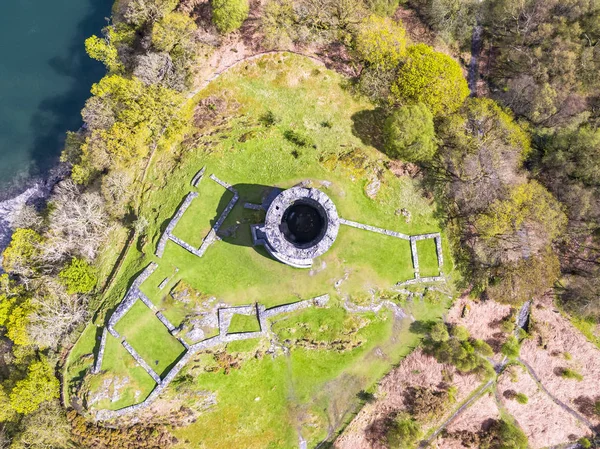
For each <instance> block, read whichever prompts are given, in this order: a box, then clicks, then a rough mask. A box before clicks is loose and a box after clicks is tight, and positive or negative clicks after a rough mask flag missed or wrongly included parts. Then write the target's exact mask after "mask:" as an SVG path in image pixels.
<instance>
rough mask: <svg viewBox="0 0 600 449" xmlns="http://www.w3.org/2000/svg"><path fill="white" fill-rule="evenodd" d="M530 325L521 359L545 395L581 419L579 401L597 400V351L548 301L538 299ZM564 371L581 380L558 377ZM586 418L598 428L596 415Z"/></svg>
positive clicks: (599, 419)
mask: <svg viewBox="0 0 600 449" xmlns="http://www.w3.org/2000/svg"><path fill="white" fill-rule="evenodd" d="M532 323H533V324H532V330H531V333H532V337H533V338H531V339H526V340H525V341H524V342H523V345H522V347H521V358H522V359H523V360H524V361H526V362H527V363H528V364H529V365H530V366H531V367H532V368H533V370H534V371H535V373H536V374H537V376H538V377H539V378H540V380H541V382H542V384H543V385H544V386H545V387H546V388H547V389H548V391H550V392H552V394H554V395H555V396H556V397H557V398H558V399H559V400H561V401H563V402H564V403H566V404H567V405H568V406H569V407H571V408H573V409H574V410H576V411H578V412H579V413H581V414H583V415H585V412H586V410H587V408H586V407H585V402H586V401H585V400H583V401H582V399H581V398H582V397H591V398H592V399H595V397H596V396H600V386H599V383H598V381H599V379H600V350H598V348H597V347H596V346H594V345H593V344H592V343H590V342H589V341H587V339H586V338H585V336H583V335H582V334H581V333H580V332H579V331H578V330H577V329H576V328H575V327H573V326H572V325H571V323H569V321H568V320H567V319H566V318H565V317H563V316H562V315H561V314H560V313H559V311H558V310H557V309H556V308H554V306H553V304H552V298H551V297H544V298H541V300H540V301H539V302H538V306H536V307H534V308H533V309H532ZM559 369H560V372H559ZM565 369H568V370H570V371H571V372H572V373H575V374H576V375H580V376H581V380H578V379H577V377H578V376H574V377H573V378H569V376H563V375H560V373H561V372H562V373H564V370H565ZM557 372H558V373H559V375H557ZM586 417H587V418H588V419H589V420H590V421H591V422H592V423H593V424H594V425H596V426H598V425H600V416H599V415H597V414H591V415H590V414H588V415H587V416H586Z"/></svg>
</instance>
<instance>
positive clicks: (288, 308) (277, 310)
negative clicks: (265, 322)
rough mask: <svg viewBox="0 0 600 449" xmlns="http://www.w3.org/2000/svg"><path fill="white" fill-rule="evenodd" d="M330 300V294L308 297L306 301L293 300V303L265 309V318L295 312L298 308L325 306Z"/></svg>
mask: <svg viewBox="0 0 600 449" xmlns="http://www.w3.org/2000/svg"><path fill="white" fill-rule="evenodd" d="M328 301H329V295H321V296H317V297H316V298H313V299H307V300H304V301H298V302H293V303H291V304H285V305H283V306H277V307H272V308H270V309H267V310H265V311H264V317H265V318H271V317H274V316H275V315H279V314H281V313H289V312H295V311H297V310H302V309H306V308H307V307H311V306H315V305H316V306H318V307H324V306H325V305H326V304H327V302H328Z"/></svg>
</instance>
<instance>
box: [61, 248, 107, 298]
mask: <svg viewBox="0 0 600 449" xmlns="http://www.w3.org/2000/svg"><path fill="white" fill-rule="evenodd" d="M58 277H59V278H60V281H61V282H62V283H63V285H64V286H65V287H67V293H69V294H74V293H89V292H91V291H92V290H93V289H94V287H95V286H96V282H97V281H98V279H97V278H96V275H95V274H94V269H93V268H92V267H91V266H90V264H88V263H87V262H86V261H85V260H83V259H78V258H77V257H76V258H74V259H73V260H71V263H70V264H68V265H67V266H66V267H65V268H63V269H62V271H61V272H60V273H59V274H58Z"/></svg>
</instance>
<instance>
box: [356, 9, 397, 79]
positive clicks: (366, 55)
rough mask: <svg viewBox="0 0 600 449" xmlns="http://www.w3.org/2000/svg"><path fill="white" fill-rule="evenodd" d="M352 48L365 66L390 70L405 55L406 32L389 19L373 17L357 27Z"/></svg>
mask: <svg viewBox="0 0 600 449" xmlns="http://www.w3.org/2000/svg"><path fill="white" fill-rule="evenodd" d="M354 48H355V49H356V52H357V53H358V56H359V58H360V59H362V60H363V61H365V62H366V63H367V64H370V65H373V66H375V67H377V68H380V69H383V70H390V69H393V68H395V67H396V66H398V64H399V63H400V61H402V58H403V57H404V55H405V54H406V31H405V30H404V27H403V26H402V25H401V24H400V23H398V22H394V21H393V20H392V19H390V18H389V17H378V16H375V15H373V16H370V17H369V18H368V19H366V20H365V21H364V22H363V23H361V25H360V26H359V28H358V31H357V33H356V37H355V42H354Z"/></svg>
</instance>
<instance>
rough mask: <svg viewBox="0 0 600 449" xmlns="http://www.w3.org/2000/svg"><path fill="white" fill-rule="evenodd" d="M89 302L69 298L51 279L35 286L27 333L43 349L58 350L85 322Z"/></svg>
mask: <svg viewBox="0 0 600 449" xmlns="http://www.w3.org/2000/svg"><path fill="white" fill-rule="evenodd" d="M86 304H87V298H86V297H85V296H80V295H69V294H67V292H66V290H65V288H64V287H63V286H62V285H61V284H59V283H57V282H56V281H55V280H54V279H52V278H50V277H42V278H40V279H39V280H38V282H36V289H35V294H34V296H33V298H32V299H31V305H32V306H33V312H32V313H31V314H30V315H29V325H28V328H27V333H28V335H29V338H30V339H31V340H32V341H33V342H35V344H37V345H38V346H39V347H42V348H47V347H50V348H56V347H57V345H58V344H59V342H60V341H61V339H62V337H63V336H64V335H65V334H66V333H67V332H69V331H70V330H71V329H73V327H74V326H76V325H77V324H79V323H81V322H83V321H84V320H85V318H86V315H87V313H86Z"/></svg>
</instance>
